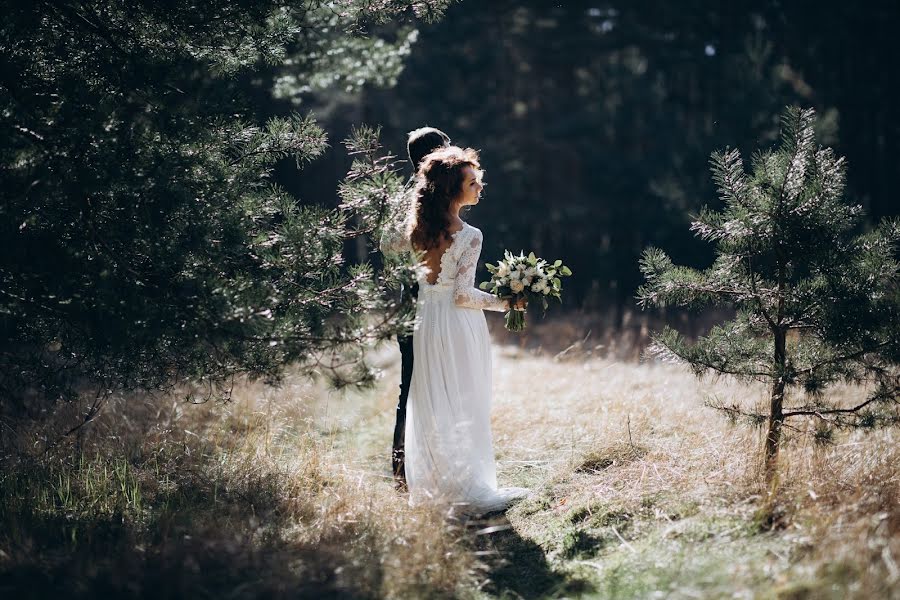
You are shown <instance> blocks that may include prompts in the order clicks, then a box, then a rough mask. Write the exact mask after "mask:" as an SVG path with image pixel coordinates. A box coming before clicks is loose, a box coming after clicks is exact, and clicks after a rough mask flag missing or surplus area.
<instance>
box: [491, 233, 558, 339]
mask: <svg viewBox="0 0 900 600" xmlns="http://www.w3.org/2000/svg"><path fill="white" fill-rule="evenodd" d="M486 266H487V269H488V271H490V273H491V280H490V281H485V282H484V283H482V284H481V286H480V287H481V289H483V290H487V291H489V292H491V293H493V294H496V295H497V296H499V297H501V298H505V299H508V300H510V305H511V306H515V304H516V303H517V302H519V301H520V300H522V299H524V300H526V301H527V302H536V303H537V304H538V305H540V306H541V307H542V309H543V311H545V312H546V310H547V306H548V305H549V299H550V298H556V299H557V300H560V301H562V280H561V278H562V277H568V276H569V275H571V274H572V271H571V270H570V269H569V267H567V266H565V265H563V264H562V261H561V260H557V261H556V262H554V263H552V264H551V263H549V262H547V261H546V260H544V259H543V258H538V257H536V256H535V255H534V252H531V253H530V254H529V255H528V256H525V253H524V252H522V253H520V254H519V255H518V256H516V255H515V254H513V253H512V252H510V251H509V250H507V251H506V252H505V253H504V255H503V260H501V261H500V262H499V263H497V265H496V266H495V265H492V264H488V265H486ZM506 328H507V329H508V330H510V331H522V330H523V329H525V311H524V310H515V309H513V310H510V311H509V312H507V313H506Z"/></svg>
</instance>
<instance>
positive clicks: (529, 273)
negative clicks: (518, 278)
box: [525, 267, 537, 277]
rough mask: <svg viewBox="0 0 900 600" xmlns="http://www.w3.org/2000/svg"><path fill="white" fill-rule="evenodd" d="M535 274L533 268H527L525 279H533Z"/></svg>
mask: <svg viewBox="0 0 900 600" xmlns="http://www.w3.org/2000/svg"><path fill="white" fill-rule="evenodd" d="M535 273H537V271H536V270H535V268H534V267H528V268H527V269H525V277H534V275H535Z"/></svg>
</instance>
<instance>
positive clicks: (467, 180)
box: [457, 165, 484, 206]
mask: <svg viewBox="0 0 900 600" xmlns="http://www.w3.org/2000/svg"><path fill="white" fill-rule="evenodd" d="M462 174H463V182H462V190H460V194H459V199H458V200H457V203H458V204H459V206H474V205H475V204H478V201H479V200H480V199H481V190H482V189H484V185H482V183H481V171H479V170H478V169H476V168H474V167H473V166H472V165H466V166H465V167H463V171H462Z"/></svg>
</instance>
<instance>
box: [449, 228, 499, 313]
mask: <svg viewBox="0 0 900 600" xmlns="http://www.w3.org/2000/svg"><path fill="white" fill-rule="evenodd" d="M466 230H468V235H465V236H463V232H464V231H466ZM458 238H464V239H463V240H459V239H458ZM482 240H483V235H482V233H481V230H479V229H477V228H475V227H472V226H471V225H468V224H465V225H463V228H462V229H461V230H460V231H459V235H458V236H457V239H454V242H455V243H456V245H457V246H459V247H461V249H460V250H459V258H457V260H456V264H455V271H456V272H455V273H454V274H453V280H454V284H453V302H454V303H455V304H456V305H457V306H460V307H463V308H477V309H482V310H493V311H505V310H506V309H507V308H508V306H507V303H506V301H505V300H502V299H500V298H498V297H497V296H495V295H493V294H489V293H487V292H484V291H482V290H479V289H478V288H477V287H475V271H476V270H477V269H478V258H479V257H480V256H481V242H482ZM441 262H442V266H441V275H443V274H444V268H445V267H444V266H443V261H441Z"/></svg>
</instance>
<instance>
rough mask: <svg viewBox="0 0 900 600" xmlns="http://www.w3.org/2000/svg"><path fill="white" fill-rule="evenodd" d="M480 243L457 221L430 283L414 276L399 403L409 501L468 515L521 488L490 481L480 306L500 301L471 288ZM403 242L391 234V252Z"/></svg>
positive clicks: (486, 347) (501, 306)
mask: <svg viewBox="0 0 900 600" xmlns="http://www.w3.org/2000/svg"><path fill="white" fill-rule="evenodd" d="M481 242H482V234H481V231H480V230H478V229H476V228H475V227H472V226H471V225H469V224H467V223H464V224H463V228H462V229H461V230H459V231H458V232H457V233H455V234H454V236H453V239H452V242H451V244H450V246H449V247H448V248H447V250H446V251H445V252H444V254H443V256H442V257H441V263H440V264H441V271H440V273H439V274H438V277H437V280H436V281H435V283H434V284H430V283H428V281H427V280H426V278H425V276H424V275H420V276H419V297H418V301H417V303H416V328H415V331H414V333H413V352H414V357H415V358H414V360H413V374H412V384H411V387H410V391H409V400H408V401H407V408H406V411H407V412H406V444H405V445H406V479H407V484H408V486H409V493H410V498H409V501H410V504H413V505H417V504H421V503H441V504H445V505H450V506H452V510H453V511H454V512H461V513H468V514H482V513H488V512H493V511H498V510H503V509H505V508H507V507H508V506H509V505H510V504H511V503H512V502H514V501H515V500H518V499H520V498H523V497H525V496H527V495H528V493H529V491H528V490H527V489H524V488H500V489H498V488H497V472H496V467H495V464H494V449H493V444H492V436H491V341H490V336H489V334H488V328H487V322H486V321H485V318H484V313H483V312H482V311H483V310H495V311H504V310H506V309H507V304H506V302H505V301H504V300H501V299H500V298H497V297H496V296H494V295H493V294H488V293H486V292H483V291H481V290H479V289H476V287H475V270H476V268H477V266H478V258H479V256H480V255H481ZM403 243H405V244H406V247H407V248H409V241H408V240H407V239H405V238H399V239H398V237H394V241H393V243H392V244H391V243H389V244H388V246H393V250H394V251H395V252H396V251H397V250H399V249H400V248H398V245H401V246H402V244H403ZM384 247H385V244H384V243H383V244H382V248H383V249H384Z"/></svg>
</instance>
